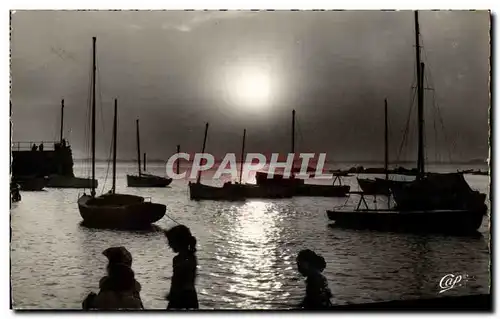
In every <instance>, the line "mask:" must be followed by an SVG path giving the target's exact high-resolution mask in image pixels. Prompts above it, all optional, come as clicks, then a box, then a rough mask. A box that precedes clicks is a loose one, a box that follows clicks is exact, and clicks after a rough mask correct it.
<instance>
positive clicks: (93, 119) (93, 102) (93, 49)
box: [90, 37, 96, 197]
mask: <svg viewBox="0 0 500 319" xmlns="http://www.w3.org/2000/svg"><path fill="white" fill-rule="evenodd" d="M95 46H96V37H93V38H92V189H91V191H90V196H92V197H94V196H95V183H94V181H95V71H96V66H95V64H96V62H95Z"/></svg>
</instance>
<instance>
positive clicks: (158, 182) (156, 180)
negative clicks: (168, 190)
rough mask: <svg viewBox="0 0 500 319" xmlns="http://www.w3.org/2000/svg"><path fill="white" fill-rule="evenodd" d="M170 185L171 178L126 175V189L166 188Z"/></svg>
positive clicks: (142, 174) (143, 174) (144, 174)
mask: <svg viewBox="0 0 500 319" xmlns="http://www.w3.org/2000/svg"><path fill="white" fill-rule="evenodd" d="M170 183H172V179H171V178H166V177H161V176H156V175H151V174H146V173H141V175H127V186H128V187H167V186H168V185H170Z"/></svg>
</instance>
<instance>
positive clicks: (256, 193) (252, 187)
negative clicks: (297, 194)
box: [230, 129, 293, 199]
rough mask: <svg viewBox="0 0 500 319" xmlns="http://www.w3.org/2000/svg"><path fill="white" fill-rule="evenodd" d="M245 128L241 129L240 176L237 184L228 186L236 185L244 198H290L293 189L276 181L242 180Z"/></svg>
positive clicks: (233, 185)
mask: <svg viewBox="0 0 500 319" xmlns="http://www.w3.org/2000/svg"><path fill="white" fill-rule="evenodd" d="M246 132H247V130H246V129H244V130H243V142H242V148H241V159H240V178H239V183H238V184H231V185H230V187H238V188H239V189H241V190H242V191H243V193H244V194H245V198H267V199H270V198H273V199H275V198H290V197H292V196H293V189H292V188H291V187H287V186H284V185H280V184H278V183H274V184H273V183H268V184H261V185H258V184H257V185H256V184H246V183H245V184H244V183H243V182H244V181H243V165H244V159H245V139H246Z"/></svg>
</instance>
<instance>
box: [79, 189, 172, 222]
mask: <svg viewBox="0 0 500 319" xmlns="http://www.w3.org/2000/svg"><path fill="white" fill-rule="evenodd" d="M78 209H79V211H80V215H81V217H82V218H83V221H84V224H85V225H87V226H90V227H97V228H125V229H133V228H142V227H146V226H150V225H151V224H152V223H155V222H157V221H158V220H160V219H162V218H163V216H165V212H166V206H165V205H163V204H157V203H151V202H145V201H144V198H143V197H140V196H135V195H124V194H107V195H102V196H99V197H96V198H92V197H91V196H89V195H83V196H81V197H80V198H79V199H78Z"/></svg>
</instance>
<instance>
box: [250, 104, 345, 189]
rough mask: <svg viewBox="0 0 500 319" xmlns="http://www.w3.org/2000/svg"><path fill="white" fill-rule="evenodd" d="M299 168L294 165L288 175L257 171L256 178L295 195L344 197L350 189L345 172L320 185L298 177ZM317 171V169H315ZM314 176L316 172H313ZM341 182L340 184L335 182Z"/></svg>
mask: <svg viewBox="0 0 500 319" xmlns="http://www.w3.org/2000/svg"><path fill="white" fill-rule="evenodd" d="M291 151H292V154H295V110H293V111H292V150H291ZM299 171H300V170H299V169H297V168H295V167H293V165H292V172H291V174H290V175H291V176H290V177H287V176H284V175H283V174H277V173H274V174H272V176H271V175H270V174H269V173H268V172H264V171H261V172H257V173H256V175H255V179H256V181H257V185H259V186H273V187H281V188H287V189H288V190H287V192H288V193H292V194H293V196H308V197H316V196H317V197H344V196H346V194H347V193H348V192H349V190H350V188H351V187H350V186H348V185H342V182H341V176H342V175H343V174H337V175H335V179H334V181H333V184H331V185H318V184H306V183H305V180H304V179H301V178H298V177H297V176H298V174H297V173H299ZM311 171H313V168H312V167H310V166H308V167H307V173H311ZM314 171H316V170H314ZM312 175H313V176H314V174H312ZM335 181H338V182H339V185H336V184H335Z"/></svg>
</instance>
